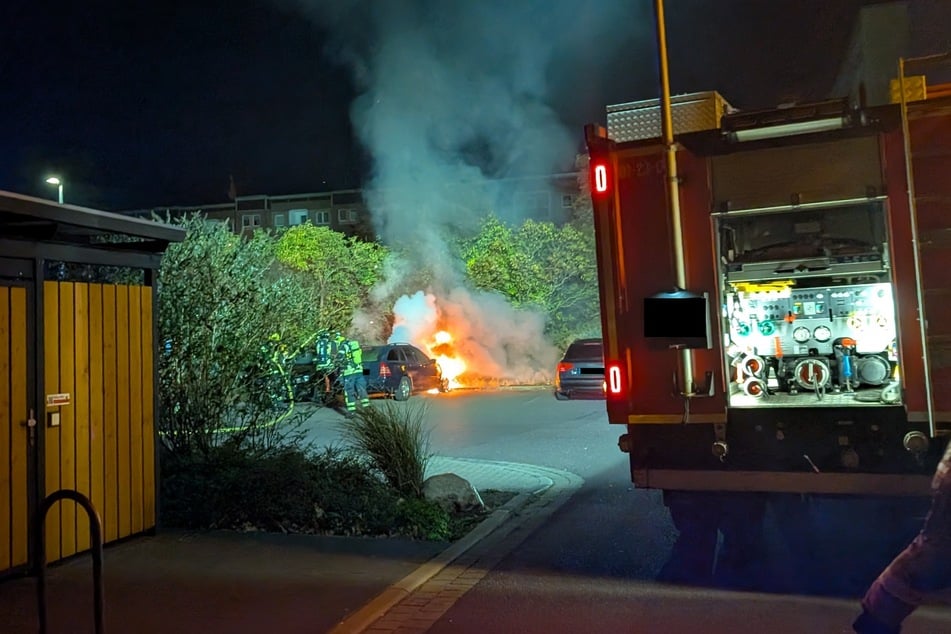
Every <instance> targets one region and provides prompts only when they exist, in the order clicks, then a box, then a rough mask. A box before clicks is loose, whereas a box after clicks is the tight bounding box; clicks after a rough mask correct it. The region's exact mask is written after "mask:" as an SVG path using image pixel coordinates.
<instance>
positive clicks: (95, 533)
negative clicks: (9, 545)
mask: <svg viewBox="0 0 951 634" xmlns="http://www.w3.org/2000/svg"><path fill="white" fill-rule="evenodd" d="M60 500H72V501H73V502H75V503H76V504H78V505H80V506H81V507H83V509H85V511H86V514H87V515H88V516H89V534H90V539H91V548H90V552H91V554H92V577H93V593H94V596H93V602H94V605H93V611H94V618H95V621H96V634H103V632H104V631H105V629H104V627H103V584H102V519H101V518H100V517H99V513H98V512H97V511H96V508H95V507H94V506H93V505H92V502H91V501H90V500H89V498H88V497H86V496H85V495H83V494H82V493H80V492H79V491H73V490H71V489H60V490H59V491H54V492H53V493H50V494H49V495H47V496H46V497H45V498H44V499H43V501H42V502H41V503H40V506H39V508H37V509H36V516H35V518H34V520H33V543H34V544H35V548H36V552H35V556H36V567H37V572H36V601H37V608H38V612H39V618H40V634H46V628H47V613H46V530H45V529H46V514H47V513H48V512H49V510H50V508H51V507H52V506H53V505H54V504H56V503H57V502H59V501H60Z"/></svg>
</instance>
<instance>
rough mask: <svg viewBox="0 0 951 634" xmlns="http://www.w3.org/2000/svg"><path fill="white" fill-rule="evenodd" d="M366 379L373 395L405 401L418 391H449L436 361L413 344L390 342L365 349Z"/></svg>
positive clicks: (364, 368)
mask: <svg viewBox="0 0 951 634" xmlns="http://www.w3.org/2000/svg"><path fill="white" fill-rule="evenodd" d="M363 376H364V377H365V378H366V382H367V391H368V392H369V393H370V394H386V395H389V396H392V397H393V398H394V399H396V400H397V401H405V400H406V399H408V398H409V397H410V395H411V394H413V393H414V392H426V391H440V392H444V391H446V390H447V389H448V381H447V379H445V378H443V374H442V369H441V368H440V367H439V364H438V363H436V360H435V359H431V358H429V357H428V356H426V354H425V353H424V352H423V351H422V350H420V349H419V348H417V347H416V346H414V345H412V344H409V343H388V344H386V345H383V346H368V347H366V348H364V349H363Z"/></svg>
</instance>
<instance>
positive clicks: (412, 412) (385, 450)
mask: <svg viewBox="0 0 951 634" xmlns="http://www.w3.org/2000/svg"><path fill="white" fill-rule="evenodd" d="M425 418H426V404H425V402H424V401H420V400H416V401H411V402H409V403H394V402H392V401H382V402H381V403H379V404H378V405H376V406H374V407H368V408H364V409H362V410H360V411H359V412H358V413H357V415H356V416H354V417H353V418H350V419H346V420H345V421H344V422H343V423H341V433H342V434H343V436H344V439H345V442H346V443H347V444H348V446H349V447H350V448H351V449H352V450H353V451H354V452H355V453H356V454H357V455H359V456H362V457H364V458H365V459H366V460H367V461H368V462H369V464H370V465H371V466H372V467H373V468H374V469H376V470H377V471H378V472H379V473H380V475H382V477H383V479H384V480H385V481H386V483H387V484H389V485H390V486H391V487H392V488H393V489H394V490H395V491H396V492H397V493H399V494H400V495H403V496H406V497H410V498H420V497H422V495H423V480H424V478H425V476H426V463H427V462H429V459H430V457H431V456H432V453H431V452H430V450H429V447H430V444H429V429H427V428H426V426H425V424H424V420H425Z"/></svg>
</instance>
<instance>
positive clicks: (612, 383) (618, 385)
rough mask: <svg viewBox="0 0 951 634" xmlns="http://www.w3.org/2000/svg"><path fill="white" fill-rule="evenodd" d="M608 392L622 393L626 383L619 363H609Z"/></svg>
mask: <svg viewBox="0 0 951 634" xmlns="http://www.w3.org/2000/svg"><path fill="white" fill-rule="evenodd" d="M607 372H608V376H607V388H608V390H607V391H608V394H621V392H622V391H623V388H624V384H623V382H622V381H621V366H620V365H619V364H618V363H609V364H608V366H607Z"/></svg>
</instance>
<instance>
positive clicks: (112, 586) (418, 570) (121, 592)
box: [0, 457, 580, 634]
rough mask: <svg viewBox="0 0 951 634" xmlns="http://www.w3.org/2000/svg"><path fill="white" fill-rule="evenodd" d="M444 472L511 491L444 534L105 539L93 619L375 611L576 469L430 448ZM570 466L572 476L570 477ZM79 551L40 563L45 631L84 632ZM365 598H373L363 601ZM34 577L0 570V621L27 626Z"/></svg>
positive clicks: (328, 622)
mask: <svg viewBox="0 0 951 634" xmlns="http://www.w3.org/2000/svg"><path fill="white" fill-rule="evenodd" d="M446 472H451V473H456V474H457V475H459V476H461V477H463V478H465V479H467V480H469V481H470V482H471V483H472V484H473V486H475V487H476V489H477V490H486V489H497V490H502V491H512V492H515V493H518V494H519V495H516V496H515V498H513V499H512V500H511V501H510V502H509V503H508V504H507V505H506V508H504V509H500V510H497V511H496V512H495V513H493V514H492V515H490V517H489V518H488V519H486V520H485V521H484V522H483V523H482V524H480V525H479V526H478V527H477V528H476V529H474V530H473V531H472V533H470V535H468V536H466V537H464V538H463V539H461V540H459V541H457V542H456V543H454V544H448V543H440V542H420V541H412V540H406V539H373V538H346V537H322V536H308V535H281V534H273V533H238V532H230V531H208V532H189V533H184V532H173V531H169V532H161V533H159V534H157V535H154V536H142V537H137V538H133V539H131V540H129V541H127V542H124V543H120V544H115V545H111V546H109V547H107V548H106V550H105V555H104V558H103V573H104V574H103V578H104V588H105V590H104V596H105V630H106V631H107V632H110V633H116V632H120V633H125V632H129V633H135V634H140V633H142V634H147V633H151V632H155V633H159V632H175V633H176V634H189V633H191V632H196V633H197V632H203V633H208V632H229V633H233V634H244V633H247V634H251V633H259V632H268V631H279V632H282V633H288V632H300V633H302V634H303V633H305V632H306V633H308V634H313V633H315V632H328V631H330V630H332V629H333V628H334V627H336V626H338V625H339V624H341V623H342V622H345V621H348V619H349V620H352V619H353V617H355V616H359V615H361V614H362V615H367V614H371V613H374V612H373V611H374V610H375V611H376V612H375V613H379V610H381V609H383V608H385V606H386V605H388V604H389V599H385V598H384V599H383V600H380V599H379V597H386V596H391V595H392V594H393V589H394V588H400V587H401V586H400V584H403V585H405V584H406V582H407V580H413V579H415V580H416V581H417V582H418V583H422V582H424V581H425V580H426V579H428V578H430V577H431V576H432V575H433V574H436V573H438V572H439V570H441V569H442V568H443V567H444V566H446V565H448V563H450V562H451V561H452V560H453V559H455V558H456V557H458V556H459V555H461V554H462V553H463V552H465V550H466V549H468V548H469V547H471V546H472V545H474V544H475V543H477V542H478V541H479V540H480V539H482V538H483V537H485V536H486V535H488V534H490V533H491V532H492V531H493V530H494V529H495V528H497V527H498V526H500V525H502V524H503V523H505V522H506V521H507V520H508V519H509V518H511V517H514V516H516V515H517V513H515V510H516V509H517V507H518V506H519V505H521V504H524V503H525V502H527V501H528V500H529V499H533V497H534V494H541V495H547V494H548V492H553V491H555V490H556V489H558V484H559V483H561V482H576V481H580V479H578V478H576V476H572V475H571V474H565V475H564V477H561V475H560V474H561V473H562V472H558V471H555V470H552V469H546V468H542V467H535V466H532V465H521V464H512V463H498V462H487V461H480V460H470V459H456V458H447V457H434V458H433V459H432V460H431V462H430V464H429V468H428V469H427V474H428V475H435V474H438V473H446ZM572 478H573V479H572ZM92 585H93V584H92V565H91V561H90V557H89V556H88V555H80V556H77V557H74V558H72V559H70V560H68V561H66V562H64V563H62V564H59V565H54V566H52V567H50V568H49V569H48V570H47V604H48V606H49V609H48V619H49V621H48V622H49V629H48V631H49V632H50V633H51V634H52V633H57V632H68V633H69V634H83V633H85V632H93V631H94V627H93V592H92ZM367 606H376V607H375V608H373V610H371V611H370V612H367V610H366V608H367ZM38 623H39V621H38V615H37V598H36V581H35V579H33V578H26V579H14V580H9V581H6V582H0V632H3V634H27V633H31V634H32V633H35V632H36V631H38Z"/></svg>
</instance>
